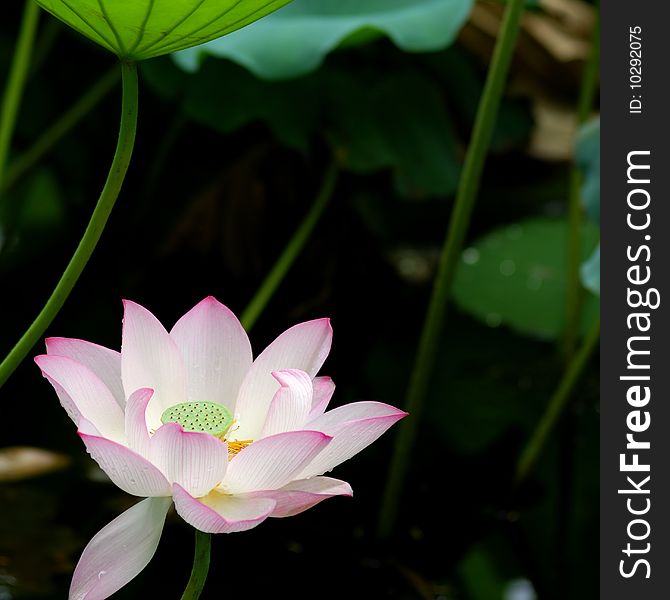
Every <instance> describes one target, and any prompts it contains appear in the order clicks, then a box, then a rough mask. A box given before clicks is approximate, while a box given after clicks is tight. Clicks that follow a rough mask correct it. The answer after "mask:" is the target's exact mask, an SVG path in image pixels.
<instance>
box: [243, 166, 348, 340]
mask: <svg viewBox="0 0 670 600" xmlns="http://www.w3.org/2000/svg"><path fill="white" fill-rule="evenodd" d="M337 172H338V171H337V167H336V166H335V164H332V165H331V166H330V167H328V170H327V171H326V175H325V177H324V180H323V184H322V185H321V189H320V190H319V193H318V194H317V196H316V198H315V200H314V204H312V207H311V208H310V209H309V212H308V213H307V215H306V216H305V218H304V219H303V221H302V223H300V226H299V227H298V229H297V230H296V232H295V233H294V234H293V237H292V238H291V239H290V240H289V243H288V245H287V246H286V248H284V251H283V252H282V253H281V255H280V256H279V258H278V259H277V262H276V263H275V264H274V266H273V267H272V270H271V271H270V272H269V273H268V274H267V276H266V277H265V279H264V280H263V283H262V284H261V286H260V288H258V291H257V292H256V294H255V295H254V297H253V298H252V299H251V301H250V302H249V304H248V305H247V307H246V309H245V310H244V312H243V313H242V316H241V317H240V322H241V323H242V325H243V326H244V328H245V329H246V330H247V331H249V330H250V329H251V328H252V327H253V326H254V324H255V323H256V320H257V319H258V317H259V315H260V314H261V312H262V311H263V309H264V308H265V307H266V305H267V303H268V302H269V300H270V298H272V295H273V294H274V293H275V291H276V289H277V288H278V287H279V284H280V283H281V282H282V281H283V280H284V277H285V276H286V273H288V270H289V269H290V268H291V266H292V265H293V263H294V262H295V259H296V258H297V257H298V255H299V254H300V252H301V251H302V249H303V248H304V247H305V244H306V243H307V240H308V239H309V237H310V236H311V235H312V232H313V231H314V227H316V224H317V223H318V222H319V218H320V217H321V215H322V214H323V211H324V209H325V208H326V206H327V204H328V202H329V201H330V199H331V198H332V196H333V192H334V191H335V184H336V182H337Z"/></svg>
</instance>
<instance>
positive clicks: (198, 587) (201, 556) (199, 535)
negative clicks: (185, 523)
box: [181, 529, 212, 600]
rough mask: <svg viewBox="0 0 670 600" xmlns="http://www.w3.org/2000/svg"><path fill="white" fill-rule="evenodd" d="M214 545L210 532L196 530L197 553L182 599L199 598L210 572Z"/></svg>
mask: <svg viewBox="0 0 670 600" xmlns="http://www.w3.org/2000/svg"><path fill="white" fill-rule="evenodd" d="M211 547H212V536H211V534H209V533H203V532H202V531H198V530H197V529H196V530H195V554H194V556H193V568H192V569H191V577H190V578H189V580H188V583H187V584H186V589H185V590H184V593H183V594H182V597H181V600H198V598H200V594H201V593H202V590H203V588H204V587H205V581H206V580H207V574H208V573H209V556H210V550H211Z"/></svg>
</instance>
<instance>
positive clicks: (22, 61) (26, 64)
mask: <svg viewBox="0 0 670 600" xmlns="http://www.w3.org/2000/svg"><path fill="white" fill-rule="evenodd" d="M39 15H40V9H39V7H38V6H37V4H36V3H35V2H33V0H26V3H25V7H24V9H23V17H22V18H21V28H20V30H19V37H18V39H17V41H16V49H15V51H14V58H13V60H12V66H11V67H10V69H9V78H8V80H7V87H6V89H5V94H4V96H3V99H2V107H1V108H0V190H1V189H2V187H3V185H2V183H3V180H4V175H5V169H6V165H7V157H8V156H9V146H10V144H11V141H12V135H13V134H14V126H15V125H16V116H17V114H18V111H19V105H20V103H21V96H23V89H24V87H25V84H26V79H27V77H28V72H29V71H30V55H31V53H32V50H33V43H34V41H35V33H36V31H37V24H38V22H39Z"/></svg>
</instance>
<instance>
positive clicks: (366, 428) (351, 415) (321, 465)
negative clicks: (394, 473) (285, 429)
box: [299, 402, 407, 479]
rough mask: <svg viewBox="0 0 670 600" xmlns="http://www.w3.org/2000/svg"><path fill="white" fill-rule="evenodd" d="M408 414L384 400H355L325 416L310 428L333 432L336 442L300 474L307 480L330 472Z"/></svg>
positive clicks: (314, 422)
mask: <svg viewBox="0 0 670 600" xmlns="http://www.w3.org/2000/svg"><path fill="white" fill-rule="evenodd" d="M405 416H407V413H406V412H403V411H401V410H398V409H397V408H394V407H393V406H389V405H388V404H382V403H381V402H355V403H353V404H347V405H345V406H341V407H339V408H336V409H335V410H331V411H328V412H327V413H325V414H323V415H321V416H320V417H318V418H316V419H315V420H314V421H312V422H311V423H309V425H308V427H310V428H313V429H316V430H318V431H323V432H324V433H327V434H329V435H332V436H333V441H332V442H331V443H330V444H329V445H328V447H327V448H325V449H324V450H323V452H321V454H319V455H318V456H317V457H316V458H315V459H314V460H313V461H312V462H311V463H310V464H309V465H308V466H307V467H306V468H305V469H304V470H303V471H302V472H301V473H300V474H299V477H300V478H301V479H303V478H308V477H313V476H314V475H322V474H323V473H325V472H326V471H330V470H331V469H333V468H334V467H336V466H337V465H339V464H340V463H343V462H344V461H345V460H349V459H350V458H351V457H352V456H354V455H356V454H358V453H359V452H360V451H361V450H363V448H366V447H367V446H369V445H370V444H371V443H372V442H374V441H375V440H376V439H377V438H378V437H379V436H381V435H382V434H383V433H384V432H385V431H386V430H387V429H388V428H389V427H391V425H393V424H394V423H396V422H397V421H399V420H400V419H402V418H403V417H405ZM347 419H351V420H347Z"/></svg>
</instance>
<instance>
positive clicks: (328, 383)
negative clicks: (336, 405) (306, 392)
mask: <svg viewBox="0 0 670 600" xmlns="http://www.w3.org/2000/svg"><path fill="white" fill-rule="evenodd" d="M312 385H313V387H314V396H313V397H312V407H311V409H310V411H309V415H308V417H307V422H309V421H311V420H312V419H316V417H318V416H320V415H322V414H323V413H324V412H325V411H326V408H328V403H329V402H330V399H331V398H332V397H333V394H334V393H335V383H333V380H332V379H331V378H330V377H315V378H314V381H313V382H312Z"/></svg>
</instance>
